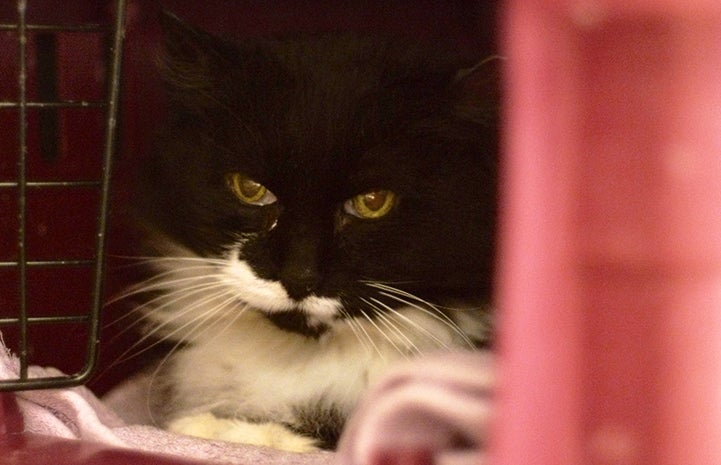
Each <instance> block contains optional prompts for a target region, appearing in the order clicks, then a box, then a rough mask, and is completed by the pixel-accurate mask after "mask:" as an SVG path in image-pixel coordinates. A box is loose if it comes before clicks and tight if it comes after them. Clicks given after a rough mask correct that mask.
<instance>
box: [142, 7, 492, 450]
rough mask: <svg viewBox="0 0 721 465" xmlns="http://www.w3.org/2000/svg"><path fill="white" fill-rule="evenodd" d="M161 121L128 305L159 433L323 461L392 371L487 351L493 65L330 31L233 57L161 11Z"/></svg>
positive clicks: (246, 45) (236, 49)
mask: <svg viewBox="0 0 721 465" xmlns="http://www.w3.org/2000/svg"><path fill="white" fill-rule="evenodd" d="M162 23H163V24H162V25H163V37H164V38H163V53H162V58H161V60H160V63H161V64H160V68H161V74H162V77H163V81H164V83H165V88H166V93H167V99H168V117H167V122H166V124H165V127H164V129H162V131H161V134H160V135H159V136H158V141H157V144H156V148H155V150H154V153H153V154H152V156H150V157H148V161H147V164H146V165H145V166H144V167H143V175H142V181H141V185H142V187H141V192H140V194H139V195H138V196H137V198H138V199H140V201H139V205H138V210H139V212H140V217H141V218H142V221H143V223H144V224H145V225H146V226H145V229H146V230H147V234H148V238H149V239H148V243H149V244H150V246H151V247H152V250H153V253H152V258H149V259H148V262H149V264H150V268H151V270H152V273H153V274H152V276H151V277H150V278H148V279H147V280H146V281H143V282H141V283H139V284H138V285H137V286H136V287H134V288H133V289H132V290H131V291H130V294H133V295H141V294H142V295H146V296H147V299H146V301H145V302H144V303H142V305H140V307H139V311H141V312H142V313H143V321H144V323H145V324H146V333H145V336H143V338H144V339H145V338H155V339H158V340H163V341H166V342H169V343H170V345H171V347H170V350H169V351H168V353H167V356H166V357H164V358H163V360H161V362H160V363H159V364H158V365H157V366H156V367H155V368H154V370H155V373H154V377H153V389H152V394H151V397H152V398H151V399H150V401H149V404H150V407H151V409H152V413H153V417H154V418H155V420H156V421H157V422H158V423H159V424H161V425H162V426H164V427H165V428H167V429H169V430H171V431H175V432H178V433H184V434H190V435H194V436H199V437H206V438H212V439H220V440H228V441H234V442H243V443H250V444H259V445H265V446H271V447H276V448H279V449H285V450H291V451H299V452H302V451H310V450H316V449H317V448H325V449H330V448H333V447H334V446H335V444H336V442H337V440H338V437H339V435H340V433H341V431H342V428H343V424H344V423H345V421H346V419H347V417H348V415H349V414H350V413H351V412H352V410H353V407H354V406H355V404H356V402H357V401H358V399H359V398H360V397H361V396H362V394H363V392H364V391H365V390H366V389H367V388H368V386H370V385H372V384H373V383H374V382H375V380H377V379H378V377H379V376H381V375H382V374H383V373H384V372H386V371H387V370H388V369H389V367H392V366H393V365H394V364H396V363H399V362H401V361H403V360H406V359H408V358H410V357H414V356H417V355H419V354H424V353H429V352H431V351H436V350H474V349H476V348H478V347H480V346H483V345H484V344H488V343H489V341H490V334H491V325H490V321H491V313H490V311H489V308H490V307H489V304H490V295H491V289H492V275H493V261H494V260H493V251H494V248H495V239H494V238H495V223H496V212H497V208H496V187H497V181H496V178H497V152H498V148H497V146H498V136H497V132H498V116H497V115H498V111H497V107H498V89H497V87H498V86H497V74H498V73H497V71H496V65H495V64H494V63H493V61H494V60H492V59H484V60H480V61H479V60H477V59H475V58H474V59H473V60H467V59H465V58H462V57H460V56H457V55H458V54H454V53H449V52H447V51H446V50H442V49H438V50H437V49H435V48H434V47H420V46H416V45H414V44H411V43H409V42H408V41H407V40H401V39H398V38H380V37H366V36H360V35H353V34H344V33H328V34H318V35H304V36H303V35H301V36H295V37H282V38H271V39H257V40H245V41H239V42H233V41H230V40H227V39H225V38H220V37H216V36H214V35H212V34H210V33H208V32H205V31H203V30H200V29H198V28H196V27H194V26H191V25H189V24H187V23H185V22H184V21H182V20H180V19H178V18H176V17H174V16H173V15H171V14H166V15H165V16H164V17H163V20H162Z"/></svg>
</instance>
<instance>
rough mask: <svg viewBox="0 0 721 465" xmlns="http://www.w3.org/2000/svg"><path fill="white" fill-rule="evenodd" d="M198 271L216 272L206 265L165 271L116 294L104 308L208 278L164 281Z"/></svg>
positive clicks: (199, 277)
mask: <svg viewBox="0 0 721 465" xmlns="http://www.w3.org/2000/svg"><path fill="white" fill-rule="evenodd" d="M199 269H200V270H203V269H209V270H214V271H217V267H216V266H211V265H206V266H193V267H186V268H183V269H182V270H168V271H165V272H162V273H158V274H156V275H154V276H152V277H150V278H148V279H146V280H144V281H141V282H139V283H137V284H135V285H133V286H130V287H129V288H128V289H127V290H125V291H124V292H121V293H120V294H118V295H116V296H114V297H112V298H111V299H109V300H108V301H106V302H105V305H106V306H107V305H112V304H114V303H116V302H119V301H121V300H124V299H127V298H129V297H132V296H135V295H140V294H145V293H148V292H151V291H155V290H158V289H164V288H169V287H172V286H173V285H176V284H182V283H185V282H187V281H194V280H198V279H206V278H208V277H209V276H208V275H203V276H184V277H180V278H175V279H166V278H167V277H168V276H172V275H175V274H183V273H184V272H186V271H191V270H192V271H195V270H199ZM218 276H221V275H220V274H218Z"/></svg>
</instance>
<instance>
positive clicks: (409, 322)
mask: <svg viewBox="0 0 721 465" xmlns="http://www.w3.org/2000/svg"><path fill="white" fill-rule="evenodd" d="M370 300H371V301H372V302H375V303H376V304H378V305H380V306H381V307H383V308H385V309H386V310H388V312H389V315H393V316H394V317H397V318H400V319H401V320H403V322H405V323H406V324H407V325H408V326H407V327H408V328H409V329H412V330H414V331H416V332H417V333H418V334H422V335H424V336H426V337H427V338H428V339H431V340H433V341H434V342H435V343H436V344H437V345H438V346H439V347H442V348H444V349H448V348H449V346H448V344H446V343H445V342H444V341H443V340H441V339H440V338H438V336H436V335H435V334H433V333H432V332H430V331H428V330H427V329H426V328H424V327H423V326H421V325H420V324H418V323H417V322H415V321H413V320H411V319H410V318H408V317H407V316H405V315H403V314H402V313H401V312H399V311H398V310H396V309H394V308H393V307H391V306H390V305H387V304H385V303H383V302H381V301H380V300H378V299H375V298H371V299H370ZM396 321H398V320H396ZM399 322H400V321H399Z"/></svg>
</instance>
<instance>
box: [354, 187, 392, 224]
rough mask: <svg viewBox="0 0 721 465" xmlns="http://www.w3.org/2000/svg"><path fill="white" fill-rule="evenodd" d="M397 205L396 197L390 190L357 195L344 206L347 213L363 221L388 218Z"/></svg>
mask: <svg viewBox="0 0 721 465" xmlns="http://www.w3.org/2000/svg"><path fill="white" fill-rule="evenodd" d="M395 204H396V195H395V194H394V193H393V192H392V191H389V190H376V191H369V192H366V193H364V194H360V195H356V196H355V197H353V198H352V199H350V200H348V201H346V203H345V204H344V205H343V207H344V210H345V211H346V213H348V214H350V215H353V216H356V217H358V218H362V219H376V218H381V217H383V216H386V215H387V214H388V213H389V212H390V211H391V210H392V209H393V207H394V206H395Z"/></svg>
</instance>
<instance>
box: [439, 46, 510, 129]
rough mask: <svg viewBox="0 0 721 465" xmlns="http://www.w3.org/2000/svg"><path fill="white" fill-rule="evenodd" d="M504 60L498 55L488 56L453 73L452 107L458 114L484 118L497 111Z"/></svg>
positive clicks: (499, 102) (495, 113)
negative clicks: (453, 104)
mask: <svg viewBox="0 0 721 465" xmlns="http://www.w3.org/2000/svg"><path fill="white" fill-rule="evenodd" d="M504 60H505V59H504V58H503V57H501V56H496V55H494V56H490V57H488V58H485V59H483V60H482V61H480V62H479V63H478V64H476V65H475V66H472V67H470V68H464V69H461V70H460V71H458V72H457V73H456V76H455V78H454V80H453V84H452V89H453V95H454V100H455V102H454V103H455V110H456V112H457V113H458V114H459V115H462V116H465V117H470V118H473V119H477V118H483V119H487V118H488V117H489V116H493V117H495V116H494V115H497V114H498V107H499V106H500V104H501V72H502V64H503V61H504Z"/></svg>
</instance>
